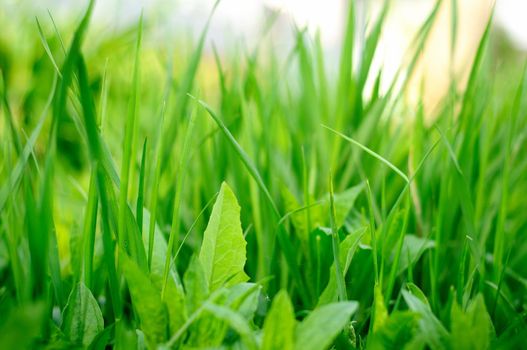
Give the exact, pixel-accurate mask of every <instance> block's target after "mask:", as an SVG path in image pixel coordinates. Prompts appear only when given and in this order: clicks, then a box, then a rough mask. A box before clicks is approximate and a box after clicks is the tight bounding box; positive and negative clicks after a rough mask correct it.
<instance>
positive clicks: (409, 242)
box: [399, 235, 435, 273]
mask: <svg viewBox="0 0 527 350" xmlns="http://www.w3.org/2000/svg"><path fill="white" fill-rule="evenodd" d="M434 247H435V242H434V241H432V240H429V239H426V238H422V237H417V236H415V235H405V236H404V241H403V248H402V252H401V260H400V261H399V273H402V272H403V271H404V270H406V269H407V268H408V266H410V264H415V263H416V262H417V260H418V259H419V258H420V257H421V255H422V254H423V253H424V252H425V251H426V250H428V249H432V248H434Z"/></svg>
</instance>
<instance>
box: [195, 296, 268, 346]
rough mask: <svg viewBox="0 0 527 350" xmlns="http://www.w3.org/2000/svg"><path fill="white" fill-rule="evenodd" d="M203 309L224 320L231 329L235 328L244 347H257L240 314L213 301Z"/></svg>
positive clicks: (249, 329)
mask: <svg viewBox="0 0 527 350" xmlns="http://www.w3.org/2000/svg"><path fill="white" fill-rule="evenodd" d="M205 309H206V310H207V311H208V312H209V313H210V315H212V316H214V317H215V318H217V319H219V320H221V321H223V322H226V323H227V324H228V325H229V326H230V327H231V328H232V329H233V330H235V331H236V332H237V333H238V334H239V335H240V338H241V339H242V342H243V344H244V345H245V348H246V349H254V350H256V349H258V347H257V345H256V339H255V336H254V333H253V332H252V330H251V327H249V325H248V323H247V320H245V318H243V316H242V315H240V314H239V313H237V312H236V311H233V310H231V309H229V308H228V307H225V306H221V305H216V304H213V303H206V304H205Z"/></svg>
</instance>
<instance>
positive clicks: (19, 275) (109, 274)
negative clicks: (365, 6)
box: [0, 1, 527, 349]
mask: <svg viewBox="0 0 527 350" xmlns="http://www.w3.org/2000/svg"><path fill="white" fill-rule="evenodd" d="M443 3H444V1H438V2H437V5H436V6H434V8H433V9H432V12H431V14H430V15H429V16H428V17H427V19H426V21H425V22H424V23H423V25H422V27H421V28H420V29H419V31H418V33H416V35H415V39H414V41H413V44H412V46H411V47H410V48H409V49H408V59H407V62H406V63H404V64H403V65H402V66H401V67H400V69H399V71H398V73H397V75H396V77H395V78H394V80H393V81H392V82H389V84H388V85H389V86H388V89H386V90H385V91H383V90H382V89H381V84H380V81H381V77H382V71H381V72H374V71H373V70H372V69H371V67H372V61H373V59H374V57H375V55H376V49H377V47H378V45H379V39H380V37H381V35H382V31H383V29H384V23H385V20H386V17H387V16H388V15H389V13H390V6H389V2H388V1H387V2H386V3H385V5H384V7H383V9H382V11H381V12H380V14H379V15H378V16H377V17H375V18H372V19H371V20H370V23H371V28H370V30H369V31H368V32H367V33H366V38H365V44H364V45H363V46H362V47H359V45H358V43H357V42H355V33H357V32H360V28H357V27H356V20H355V16H356V13H355V9H354V7H353V3H352V2H350V7H349V10H348V11H347V13H348V18H347V21H346V25H345V27H344V29H343V30H344V33H343V34H344V35H343V36H342V37H343V42H342V45H341V48H342V50H341V53H340V57H339V62H338V64H337V65H335V67H336V69H337V72H336V74H333V73H332V70H330V69H328V67H327V66H328V64H329V62H330V60H331V57H329V56H327V55H326V54H325V51H324V49H323V47H322V43H321V40H320V35H319V34H317V35H315V36H314V37H312V36H311V35H310V34H309V32H308V31H307V30H304V29H303V28H293V29H292V30H293V31H294V33H293V34H294V36H293V37H294V45H292V47H291V48H290V51H289V52H288V53H287V56H286V59H285V60H284V59H282V57H279V55H277V54H276V53H275V51H274V48H273V46H272V45H270V46H266V45H264V44H262V45H259V46H257V48H256V49H255V50H253V51H250V50H247V49H244V50H242V49H233V50H232V51H229V52H227V53H221V52H220V51H218V50H216V48H215V47H214V50H213V51H214V57H213V64H211V63H210V61H209V60H208V58H209V57H208V54H207V53H206V47H207V45H208V42H207V39H206V38H207V32H208V28H209V23H210V21H211V18H213V17H212V16H213V13H214V10H215V9H216V7H217V6H221V4H218V3H216V4H215V5H214V8H213V9H211V15H210V17H209V19H208V20H207V22H206V25H205V27H204V29H203V30H202V32H201V33H200V35H199V38H198V40H197V41H196V43H195V45H191V49H190V50H189V52H190V54H189V55H188V57H187V56H186V55H185V54H184V50H179V46H178V47H175V48H172V47H170V45H172V44H168V43H166V45H165V44H162V45H161V47H152V45H150V44H151V40H152V36H151V33H150V30H151V28H152V27H151V26H152V25H153V24H152V23H151V22H149V18H148V16H145V17H144V25H143V17H141V20H140V21H139V23H138V24H137V25H136V26H134V27H133V28H132V29H130V30H126V31H125V32H123V34H119V33H117V34H115V35H114V36H112V37H109V38H96V39H97V40H94V37H93V35H94V34H93V33H91V31H90V24H89V22H90V16H91V11H92V9H93V2H91V3H90V5H89V6H88V8H87V11H86V12H85V14H84V16H83V17H82V18H81V19H80V20H79V22H78V25H77V28H76V30H75V31H70V32H71V33H72V34H71V35H70V34H68V33H69V32H68V31H67V29H68V28H61V27H62V26H61V24H60V23H57V24H58V25H56V24H55V21H54V20H53V18H52V17H51V16H50V17H49V18H39V19H38V21H37V22H36V23H34V24H31V25H29V24H25V25H24V26H22V27H21V28H23V29H24V30H25V31H27V32H28V33H30V35H29V37H31V38H33V39H32V40H34V43H35V49H34V50H35V52H36V54H34V55H33V56H32V59H33V61H31V62H30V63H31V64H26V65H23V64H14V63H13V62H15V60H16V59H17V58H19V57H17V56H15V55H16V53H17V52H18V51H17V44H19V43H20V42H17V40H18V39H17V38H7V39H6V41H5V43H4V42H2V46H0V49H1V50H0V69H1V73H2V74H1V78H2V80H1V84H0V88H1V91H0V99H1V104H2V109H1V116H2V117H1V120H0V140H1V144H0V154H1V157H0V314H1V315H2V317H1V318H0V348H6V349H9V348H71V347H84V348H91V349H99V348H106V347H108V346H110V347H116V348H135V347H137V348H187V349H189V348H224V349H227V348H229V349H230V348H239V349H245V348H247V349H326V348H335V349H350V348H367V349H377V348H378V349H399V348H404V347H406V348H419V349H423V348H431V349H450V348H458V349H485V348H511V349H512V348H518V347H521V346H522V345H523V340H524V339H525V336H527V323H526V322H527V319H526V311H527V306H526V305H527V304H526V299H525V295H527V277H526V276H527V268H526V266H527V265H526V262H527V239H526V235H525V233H526V232H527V215H525V213H527V201H525V199H524V195H523V194H524V193H525V192H526V191H527V177H526V176H525V174H527V152H526V150H527V147H526V142H527V136H526V135H527V103H526V101H527V69H526V68H525V67H527V65H526V64H525V62H524V61H521V60H518V59H517V58H515V57H508V56H500V54H499V52H496V50H495V47H496V44H499V43H496V40H497V39H496V37H495V34H494V33H495V31H494V30H493V27H492V20H491V21H489V24H488V26H487V28H486V31H485V33H484V35H483V36H482V38H481V41H480V44H479V47H478V50H477V53H476V55H475V58H474V62H473V64H472V68H471V71H470V75H469V78H468V81H467V84H466V86H465V87H464V88H463V89H462V90H460V89H458V88H456V86H457V84H456V82H457V80H458V79H459V77H457V76H456V75H455V74H454V73H453V72H450V73H449V74H450V75H451V79H452V84H451V87H450V89H449V91H448V93H447V94H446V96H445V97H444V99H443V101H442V102H441V103H440V104H439V105H438V106H437V107H436V108H435V109H434V110H433V111H429V109H425V108H424V107H423V106H422V105H421V104H419V105H418V106H417V107H416V106H412V105H409V104H407V103H406V102H405V101H407V100H408V99H407V86H408V84H409V82H410V80H411V77H412V75H413V74H414V70H415V67H416V66H417V62H418V59H419V57H420V53H421V52H422V50H423V48H424V47H425V44H426V43H427V37H428V34H429V32H430V31H431V28H432V26H433V23H434V21H435V19H436V15H437V13H438V9H439V8H440V6H442V5H443ZM453 4H454V5H455V4H456V1H453ZM451 15H452V19H453V20H452V24H451V28H450V30H451V32H452V33H451V34H452V35H451V41H452V45H451V51H452V53H451V54H452V55H453V51H454V50H455V47H456V44H455V42H456V40H457V39H456V37H457V36H456V30H457V24H458V18H457V11H456V6H453V10H452V14H451ZM273 21H274V17H273V19H272V20H271V21H270V23H271V24H269V28H268V29H267V30H266V32H265V33H264V34H263V36H262V39H261V42H262V43H269V42H270V43H271V44H272V41H273V37H272V33H271V32H270V31H272V22H273ZM181 47H185V46H184V45H183V44H182V45H181ZM167 50H168V51H167ZM167 52H168V53H167ZM172 52H173V53H172ZM21 57H23V56H21ZM23 58H25V57H23ZM27 59H28V60H29V58H27ZM174 62H177V64H175V63H174ZM503 62H505V63H506V64H505V63H503ZM214 64H215V66H214ZM32 67H33V68H32ZM35 67H37V68H35ZM19 77H29V82H25V84H22V86H23V88H24V89H26V90H27V91H26V90H22V92H21V87H20V86H21V85H20V84H15V81H17V79H19ZM20 79H21V78H20ZM37 82H38V83H37ZM369 83H371V84H369ZM370 86H371V88H370ZM195 96H196V97H195ZM399 116H411V118H406V119H408V120H406V119H405V120H404V121H403V122H401V120H400V119H401V118H399ZM29 310H31V312H30V311H29ZM21 329H23V330H24V331H23V332H22V331H21Z"/></svg>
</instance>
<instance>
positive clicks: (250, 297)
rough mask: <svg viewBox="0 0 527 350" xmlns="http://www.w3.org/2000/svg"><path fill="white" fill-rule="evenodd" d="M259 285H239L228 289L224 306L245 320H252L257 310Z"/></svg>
mask: <svg viewBox="0 0 527 350" xmlns="http://www.w3.org/2000/svg"><path fill="white" fill-rule="evenodd" d="M261 289H262V287H261V285H259V284H256V283H239V284H236V285H234V286H232V287H230V288H229V289H228V294H227V300H226V303H225V304H226V305H228V306H229V307H230V308H231V309H233V310H235V311H237V312H238V313H239V314H240V315H242V316H243V317H244V318H245V319H246V320H248V321H249V320H252V319H253V317H254V314H255V313H256V310H257V309H258V300H259V297H260V292H261Z"/></svg>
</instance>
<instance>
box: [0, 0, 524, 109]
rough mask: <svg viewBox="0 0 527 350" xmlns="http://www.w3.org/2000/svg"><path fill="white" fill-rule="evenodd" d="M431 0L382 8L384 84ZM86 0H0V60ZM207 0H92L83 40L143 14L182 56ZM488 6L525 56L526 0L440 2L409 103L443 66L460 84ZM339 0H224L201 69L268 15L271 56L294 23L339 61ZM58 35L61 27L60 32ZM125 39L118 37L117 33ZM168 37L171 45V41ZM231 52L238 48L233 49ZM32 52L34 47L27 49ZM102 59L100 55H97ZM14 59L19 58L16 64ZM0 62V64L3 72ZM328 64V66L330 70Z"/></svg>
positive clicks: (250, 35)
mask: <svg viewBox="0 0 527 350" xmlns="http://www.w3.org/2000/svg"><path fill="white" fill-rule="evenodd" d="M382 3H383V1H381V0H368V1H366V0H356V5H357V14H356V18H357V22H358V24H359V28H363V30H362V32H360V31H359V32H358V33H356V40H357V42H358V43H359V46H360V42H361V39H362V38H363V37H364V35H365V33H366V32H367V31H368V26H369V25H370V24H371V22H373V21H371V20H369V19H372V18H375V16H376V15H377V13H378V12H379V11H380V9H381V8H382ZM434 3H435V0H394V1H391V4H390V6H391V8H390V11H389V13H388V19H387V23H386V25H385V28H384V30H383V33H382V38H381V41H380V44H379V46H378V50H377V53H376V57H375V59H374V63H373V67H374V69H379V68H380V67H382V69H383V83H382V86H384V87H386V86H387V85H388V84H389V82H391V80H392V79H393V76H394V75H395V74H396V72H397V69H398V67H399V66H400V65H401V63H402V61H403V59H404V55H405V53H406V52H407V50H408V47H409V45H410V43H411V40H412V38H413V36H414V35H415V33H416V32H417V30H418V28H419V26H420V25H422V23H423V21H424V20H425V19H426V17H427V16H428V14H429V13H430V11H431V10H432V8H433V7H434ZM455 3H457V6H456V8H455V12H456V13H457V18H458V20H457V22H456V27H457V41H456V51H455V55H454V57H453V62H452V65H451V61H450V60H451V58H450V50H449V47H450V35H451V34H450V33H451V31H450V28H451V25H452V21H451V18H452V13H454V12H453V11H454V9H453V8H452V4H455ZM86 4H87V1H85V0H39V1H32V0H2V2H1V5H0V23H2V31H1V32H0V65H1V64H3V65H6V64H8V62H10V63H9V64H10V65H11V66H16V65H17V64H18V65H24V64H26V65H27V64H29V63H28V62H25V60H26V59H30V58H31V57H32V56H34V55H28V53H30V52H36V51H39V50H41V48H38V45H39V42H38V41H36V44H37V45H35V39H34V38H37V36H36V35H35V34H36V33H37V25H36V21H35V18H38V19H39V20H40V22H41V23H42V27H43V31H44V33H45V35H52V34H53V29H52V26H51V24H50V22H51V21H50V15H49V14H51V15H52V17H53V19H54V20H55V24H56V25H57V26H58V28H59V31H63V30H64V29H65V28H71V26H73V25H74V23H75V21H76V20H78V19H79V18H80V15H81V13H82V11H83V10H84V8H85V7H86ZM213 4H214V0H179V1H168V0H126V1H125V0H104V1H97V3H96V8H95V13H94V18H93V24H92V26H91V28H90V35H91V38H92V40H91V41H90V42H91V43H92V44H94V46H96V45H97V43H99V44H101V43H103V42H105V41H107V39H110V38H111V39H112V40H113V43H114V44H116V43H117V40H116V38H119V37H120V36H121V37H122V36H123V33H127V32H131V31H132V29H134V28H135V26H136V23H137V20H138V18H139V16H140V14H141V12H143V13H144V16H145V19H146V30H145V33H146V35H147V36H149V37H150V40H147V41H146V45H147V47H148V46H150V47H151V48H153V47H155V46H158V48H162V49H167V48H172V50H174V51H176V52H177V54H176V56H177V55H178V54H180V53H182V52H183V53H185V54H186V53H188V52H187V51H186V50H187V49H188V46H187V45H185V44H182V43H184V42H186V43H192V42H195V40H196V39H197V37H198V36H199V33H200V32H201V29H202V28H203V26H204V24H205V22H206V20H207V18H208V16H209V14H210V12H211V9H212V7H213ZM493 7H495V13H494V18H493V23H494V26H493V31H494V32H495V33H496V35H497V36H499V40H497V41H495V42H496V43H497V45H496V50H497V51H498V57H499V55H502V56H506V55H508V56H511V55H513V56H517V57H519V58H520V59H521V58H523V57H525V53H526V51H527V29H526V28H527V27H526V26H525V23H524V21H525V20H524V17H525V14H526V13H527V1H524V0H497V1H495V0H456V1H451V0H446V1H443V4H442V5H441V9H440V14H439V18H438V20H437V21H436V23H435V27H434V30H433V33H432V38H431V40H429V42H428V45H427V48H426V50H425V51H424V53H423V55H422V58H421V61H420V62H419V67H418V74H416V75H415V77H414V79H413V82H412V84H410V87H409V94H408V98H409V100H410V101H414V102H415V100H416V99H417V96H418V95H419V94H418V93H420V92H421V91H424V96H423V100H424V104H425V106H426V107H427V108H430V109H433V107H434V105H435V104H436V103H437V102H438V101H439V100H440V99H441V98H442V97H443V94H444V92H445V91H446V88H447V86H448V84H449V77H450V75H449V74H448V70H449V67H451V66H452V67H453V69H454V71H455V73H456V74H457V75H458V76H459V77H460V79H459V84H460V85H462V84H463V80H464V78H465V77H466V74H467V73H466V72H467V70H468V67H469V66H470V64H471V62H472V59H473V56H474V53H475V50H476V48H477V44H478V41H479V38H480V37H481V35H482V33H483V31H484V29H485V25H486V23H487V21H488V19H489V16H490V14H491V12H492V8H493ZM345 9H346V0H325V1H316V0H251V1H247V0H223V1H221V3H220V5H219V7H218V9H217V11H216V13H215V14H214V16H213V19H212V22H211V30H210V31H209V33H208V40H207V44H206V46H205V54H206V55H205V57H204V62H205V63H204V67H203V69H206V68H207V63H206V62H207V56H208V57H209V58H211V59H210V60H209V61H210V62H211V63H213V59H212V47H213V45H214V47H216V48H217V49H218V51H219V52H220V54H222V55H224V54H226V53H229V52H230V53H232V52H239V50H240V48H241V50H242V51H250V50H253V49H255V48H256V47H259V46H261V45H262V43H261V39H262V38H263V36H264V35H263V34H262V33H263V32H264V31H265V28H267V27H268V23H269V22H270V21H273V25H272V29H271V30H270V32H269V33H267V35H268V36H269V37H270V40H269V42H271V43H272V46H273V48H274V52H275V54H278V55H279V56H282V57H286V56H287V54H288V53H289V50H290V48H291V46H292V45H293V43H294V30H293V29H294V28H301V29H303V28H306V29H307V30H308V31H309V32H311V33H312V34H313V35H315V33H317V32H319V34H320V39H321V41H322V44H323V47H324V50H325V51H326V52H325V54H326V57H328V62H327V64H328V66H329V67H330V68H331V67H332V66H336V65H333V64H332V63H333V62H332V60H334V61H335V62H336V61H337V60H338V53H339V48H340V43H341V40H342V33H343V32H344V31H343V26H344V21H345V18H346V13H345V12H346V10H345ZM62 34H63V35H65V36H67V32H66V33H62ZM125 41H126V40H125ZM175 42H177V43H178V44H177V45H176V44H174V43H175ZM106 49H107V50H108V51H109V52H108V51H106V52H104V53H103V56H104V55H107V56H108V57H106V58H110V59H111V56H112V53H111V51H112V50H118V48H116V47H115V46H114V47H113V48H110V47H108V45H106ZM236 50H238V51H236ZM35 54H36V53H35ZM103 58H104V57H103ZM19 60H20V61H19ZM6 70H7V69H5V68H4V71H6ZM330 70H331V69H330ZM23 73H24V72H23V71H21V72H20V74H21V75H19V76H17V78H16V79H15V80H16V81H12V82H10V86H11V89H14V91H13V92H14V93H16V91H18V88H20V89H22V86H21V85H24V84H23V81H24V74H23Z"/></svg>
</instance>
